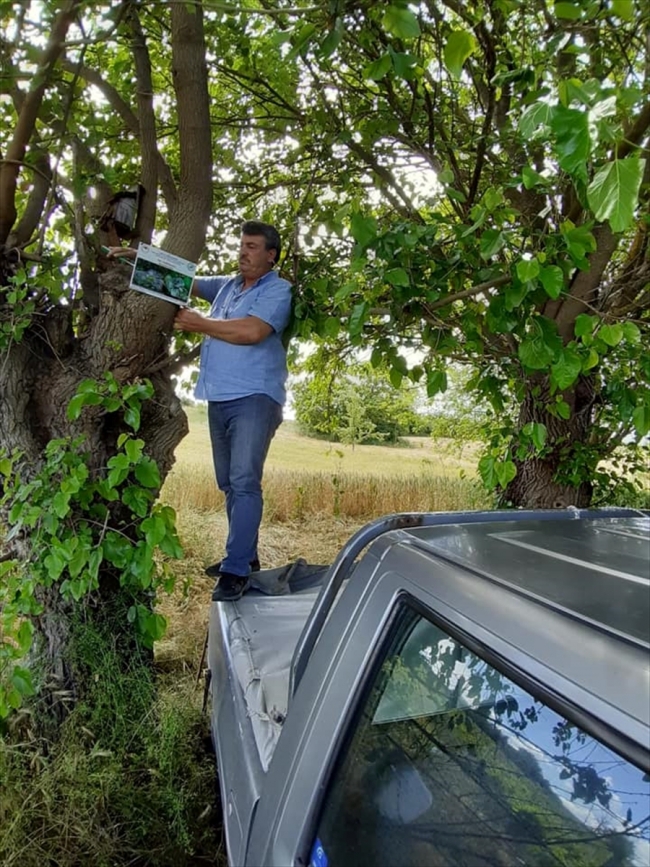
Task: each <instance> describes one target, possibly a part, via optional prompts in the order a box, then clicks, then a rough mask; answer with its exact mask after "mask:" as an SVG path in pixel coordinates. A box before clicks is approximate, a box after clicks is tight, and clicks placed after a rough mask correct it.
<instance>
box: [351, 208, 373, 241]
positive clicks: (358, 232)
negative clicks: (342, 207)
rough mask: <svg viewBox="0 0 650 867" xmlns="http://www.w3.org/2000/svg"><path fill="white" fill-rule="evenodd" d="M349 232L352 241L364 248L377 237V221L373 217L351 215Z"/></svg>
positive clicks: (357, 214)
mask: <svg viewBox="0 0 650 867" xmlns="http://www.w3.org/2000/svg"><path fill="white" fill-rule="evenodd" d="M350 231H351V232H352V237H353V238H354V240H355V241H356V242H357V243H358V244H361V245H362V246H363V247H365V246H366V245H367V244H369V243H370V242H371V241H374V240H375V238H376V237H377V220H375V218H374V217H364V216H363V215H362V214H359V213H356V214H352V217H351V219H350Z"/></svg>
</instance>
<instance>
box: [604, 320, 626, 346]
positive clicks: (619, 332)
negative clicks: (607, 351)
mask: <svg viewBox="0 0 650 867" xmlns="http://www.w3.org/2000/svg"><path fill="white" fill-rule="evenodd" d="M624 333H625V332H624V331H623V326H622V325H619V324H618V323H615V324H614V325H601V326H600V328H599V329H598V337H600V339H601V340H602V341H603V343H606V344H607V345H608V346H618V344H619V343H620V342H621V340H622V339H623V335H624Z"/></svg>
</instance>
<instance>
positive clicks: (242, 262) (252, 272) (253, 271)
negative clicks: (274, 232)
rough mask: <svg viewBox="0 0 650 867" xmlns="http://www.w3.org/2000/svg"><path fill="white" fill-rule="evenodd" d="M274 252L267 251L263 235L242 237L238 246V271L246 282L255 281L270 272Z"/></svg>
mask: <svg viewBox="0 0 650 867" xmlns="http://www.w3.org/2000/svg"><path fill="white" fill-rule="evenodd" d="M275 252H276V251H275V250H267V249H266V244H265V241H264V236H263V235H242V236H241V243H240V245H239V271H240V273H241V274H242V276H243V277H244V278H245V279H246V280H257V279H258V278H259V277H263V276H264V274H266V272H267V271H270V270H271V268H272V267H273V263H274V261H275Z"/></svg>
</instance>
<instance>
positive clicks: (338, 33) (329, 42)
mask: <svg viewBox="0 0 650 867" xmlns="http://www.w3.org/2000/svg"><path fill="white" fill-rule="evenodd" d="M341 39H343V26H342V24H341V23H340V19H338V18H337V20H336V24H335V25H334V27H333V28H332V29H331V30H330V32H329V33H328V34H327V36H326V37H325V39H323V41H322V42H321V44H320V46H319V54H320V55H321V57H331V55H332V54H334V52H335V51H336V49H337V48H338V47H339V45H340V44H341Z"/></svg>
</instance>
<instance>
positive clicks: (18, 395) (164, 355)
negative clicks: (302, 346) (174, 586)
mask: <svg viewBox="0 0 650 867" xmlns="http://www.w3.org/2000/svg"><path fill="white" fill-rule="evenodd" d="M130 273H131V269H130V268H129V267H128V266H127V267H124V266H122V265H115V266H114V267H113V268H112V270H111V271H109V272H107V273H105V274H104V275H102V276H101V277H100V286H101V290H102V291H101V296H100V310H99V312H98V315H97V316H96V317H94V318H93V319H91V320H90V321H89V324H88V326H87V330H86V331H85V332H84V333H81V334H78V335H74V334H73V331H72V327H71V317H72V314H71V312H70V308H65V307H58V308H54V309H52V310H50V311H49V312H48V314H47V316H46V317H45V318H44V320H43V324H41V322H40V320H39V319H38V317H36V323H35V324H34V325H33V326H31V327H30V328H29V329H28V330H27V331H26V332H25V334H24V336H23V339H22V341H21V342H20V343H17V344H13V345H12V346H11V347H10V348H9V350H8V353H7V356H6V358H5V359H4V363H3V364H2V365H0V393H2V395H3V400H2V402H1V403H0V445H1V446H2V448H3V449H5V450H6V451H12V450H14V449H18V450H19V451H20V452H21V453H22V455H23V465H24V467H25V470H24V476H25V477H26V478H28V477H29V474H30V472H31V473H36V472H38V470H39V469H40V467H41V466H42V461H43V449H44V447H45V446H46V445H47V443H48V442H49V441H51V440H53V439H58V438H69V437H74V436H77V435H79V434H84V435H85V438H86V439H85V443H84V449H87V452H88V464H89V469H90V470H91V473H93V474H101V473H102V471H103V469H104V468H105V467H106V464H107V461H108V459H109V458H110V457H111V456H112V455H114V454H115V452H116V448H117V440H118V437H119V435H120V434H121V433H123V432H124V431H125V430H127V428H126V427H125V426H124V423H123V419H122V418H121V414H120V413H106V412H105V411H103V410H102V409H101V407H96V406H89V407H85V408H84V409H83V411H82V413H81V416H80V417H79V419H78V420H77V421H75V422H71V421H70V420H69V419H68V417H67V414H66V408H67V405H68V403H69V401H70V399H71V398H72V396H73V395H74V393H75V391H76V389H77V387H78V385H79V383H80V382H81V381H82V380H84V379H97V380H101V379H103V376H104V373H105V371H109V372H110V373H112V374H113V376H114V377H115V378H116V379H117V380H118V382H120V383H123V384H126V383H131V382H134V381H137V380H138V379H141V378H145V377H146V378H149V379H150V380H151V382H152V385H153V386H154V392H155V393H154V396H153V398H152V399H151V400H149V401H147V402H146V403H145V404H144V406H143V407H142V414H141V426H140V429H139V430H138V432H137V436H138V438H140V439H142V440H144V443H145V446H144V452H145V453H146V454H147V455H148V456H149V457H151V458H153V459H154V460H155V461H156V463H157V464H158V467H159V470H160V476H161V480H164V478H165V476H166V475H167V473H168V472H169V470H170V468H171V467H172V465H173V462H174V450H175V448H176V446H177V445H178V443H179V442H180V440H181V439H182V438H183V437H184V436H185V434H186V433H187V430H188V425H187V417H186V415H185V413H184V411H183V408H182V405H181V402H180V400H179V399H178V397H177V396H176V394H175V392H174V388H173V383H172V381H171V375H170V370H169V361H170V357H169V349H168V343H169V340H168V337H169V332H170V329H171V326H172V321H173V317H174V313H175V310H176V307H175V306H174V305H173V304H171V303H168V302H164V301H159V300H157V299H154V298H151V297H148V296H146V295H142V294H140V293H137V292H134V291H133V290H130V289H129V288H128V277H129V276H130ZM166 362H167V369H165V363H166ZM114 507H115V516H120V510H124V511H125V512H127V513H128V514H127V518H128V520H126V521H125V524H126V525H127V526H128V525H129V524H130V523H132V522H131V519H130V512H129V510H128V509H126V507H125V506H123V505H122V504H121V503H119V502H117V503H115V504H114ZM4 553H5V555H8V556H10V557H14V558H16V559H17V560H19V562H22V563H25V562H28V561H29V558H30V557H34V556H45V554H46V553H47V552H34V551H33V550H32V549H31V548H30V545H29V538H28V537H26V536H25V535H24V531H22V532H21V533H18V534H16V535H15V537H14V538H12V539H9V540H8V541H6V542H5V545H4ZM121 595H122V590H121V587H120V581H119V575H117V574H116V570H115V568H114V567H113V566H111V565H110V564H107V563H104V564H102V567H100V574H99V590H98V591H97V592H96V593H94V594H92V596H91V598H90V600H89V601H88V604H87V605H86V606H85V608H84V616H85V617H93V616H95V615H99V616H103V612H104V611H105V610H106V609H107V608H110V609H111V610H113V609H115V607H116V605H117V606H120V605H121V607H122V609H123V613H124V616H123V619H122V637H121V638H120V637H119V636H117V635H116V640H118V641H119V643H120V644H122V645H124V646H125V647H126V646H128V644H129V643H131V644H132V641H133V627H132V626H131V624H129V623H128V622H127V619H126V607H128V606H127V605H126V603H124V601H123V602H122V603H120V601H119V597H121ZM37 596H38V600H39V602H40V603H41V605H42V607H43V613H42V615H41V616H39V617H38V618H37V624H36V625H37V640H36V641H35V644H34V659H35V660H36V666H37V669H38V671H37V677H38V681H39V683H40V685H41V687H43V689H42V698H43V700H44V702H45V705H46V708H47V712H46V714H45V716H46V717H49V718H50V722H51V721H52V719H54V720H56V721H60V719H61V716H62V714H63V713H64V712H65V710H66V708H67V705H68V703H70V702H71V701H73V700H74V698H75V697H76V696H77V694H78V685H77V684H76V683H75V682H74V671H73V669H72V667H71V665H70V660H69V656H68V653H67V648H68V645H69V642H70V638H71V634H72V629H73V622H74V618H73V617H72V615H73V612H74V611H75V609H77V610H78V608H79V606H75V605H74V604H73V603H71V602H69V601H66V600H65V599H64V598H63V597H62V596H61V594H60V592H59V587H58V585H57V584H56V583H55V584H54V585H53V586H52V587H49V588H43V587H41V588H39V590H38V592H37ZM141 601H143V603H144V604H147V605H151V603H152V599H151V594H150V593H143V598H142V600H141ZM128 604H133V596H132V595H131V596H130V597H129V602H128Z"/></svg>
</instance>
